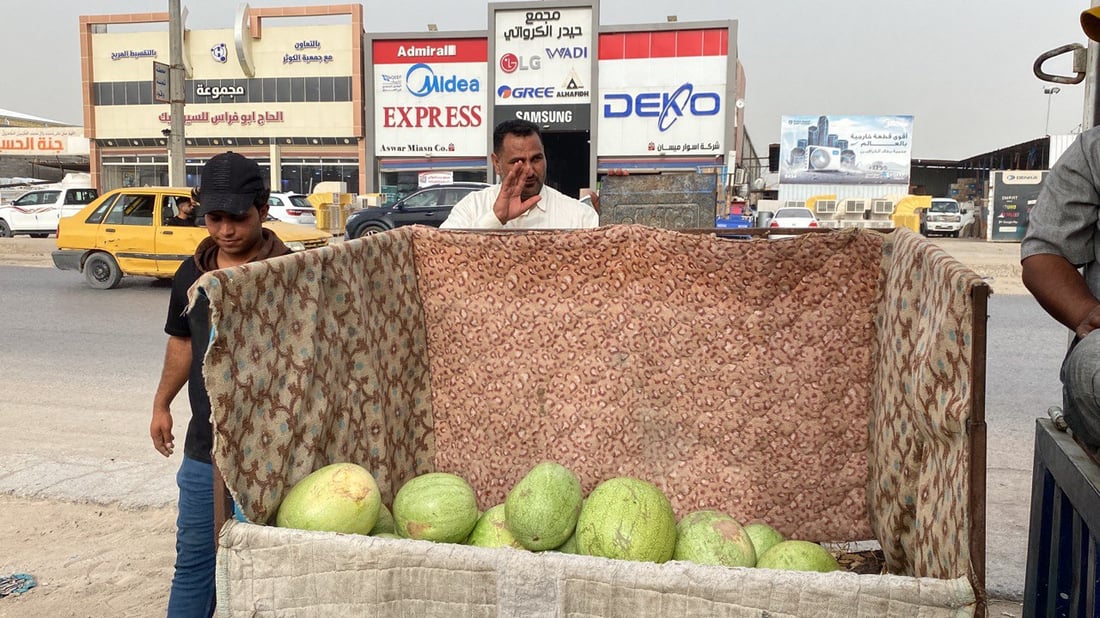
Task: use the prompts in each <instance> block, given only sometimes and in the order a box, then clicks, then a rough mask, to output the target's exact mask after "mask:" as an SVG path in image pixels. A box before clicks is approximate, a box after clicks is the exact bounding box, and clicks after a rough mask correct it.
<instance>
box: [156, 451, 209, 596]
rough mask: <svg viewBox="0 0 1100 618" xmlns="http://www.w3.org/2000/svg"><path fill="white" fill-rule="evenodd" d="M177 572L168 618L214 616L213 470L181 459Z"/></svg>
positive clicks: (202, 464) (195, 462)
mask: <svg viewBox="0 0 1100 618" xmlns="http://www.w3.org/2000/svg"><path fill="white" fill-rule="evenodd" d="M176 484H177V485H179V488H180V497H179V516H178V517H177V518H176V573H175V575H174V576H173V577H172V592H171V594H170V595H169V597H168V616H169V618H174V617H177V616H178V617H180V618H192V617H209V616H213V615H214V602H215V596H214V566H215V564H216V562H217V540H216V539H215V538H214V467H213V466H212V465H210V464H208V463H203V462H201V461H198V460H196V459H191V458H189V457H187V456H184V458H183V463H181V464H180V469H179V472H177V473H176Z"/></svg>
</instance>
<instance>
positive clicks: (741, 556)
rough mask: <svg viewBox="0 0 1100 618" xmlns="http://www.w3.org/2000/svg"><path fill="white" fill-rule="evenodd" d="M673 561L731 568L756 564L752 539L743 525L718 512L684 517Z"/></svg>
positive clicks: (678, 525) (699, 513) (678, 527)
mask: <svg viewBox="0 0 1100 618" xmlns="http://www.w3.org/2000/svg"><path fill="white" fill-rule="evenodd" d="M672 557H673V558H674V559H675V560H687V561H689V562H695V563H697V564H720V565H722V566H729V567H751V566H753V565H755V564H756V550H755V549H754V548H753V544H752V539H751V538H749V535H748V534H746V533H745V530H744V528H742V527H741V523H740V522H738V521H737V520H736V519H734V518H733V517H730V516H729V515H726V514H725V513H719V512H718V511H695V512H693V513H688V514H687V515H686V516H684V518H683V519H681V520H680V523H678V524H676V549H675V551H674V552H673V553H672Z"/></svg>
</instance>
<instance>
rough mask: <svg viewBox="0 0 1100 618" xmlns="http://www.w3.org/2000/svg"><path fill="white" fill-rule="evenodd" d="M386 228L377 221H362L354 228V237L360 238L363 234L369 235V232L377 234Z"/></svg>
mask: <svg viewBox="0 0 1100 618" xmlns="http://www.w3.org/2000/svg"><path fill="white" fill-rule="evenodd" d="M385 231H386V228H385V227H383V226H381V225H378V224H377V223H364V224H363V225H360V226H359V227H357V228H356V229H355V238H362V237H364V236H370V235H371V234H377V233H379V232H385Z"/></svg>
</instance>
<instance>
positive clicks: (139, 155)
mask: <svg viewBox="0 0 1100 618" xmlns="http://www.w3.org/2000/svg"><path fill="white" fill-rule="evenodd" d="M281 18H298V19H306V20H308V19H310V18H315V19H318V20H319V21H324V22H325V23H323V24H318V25H311V26H308V27H297V26H295V27H284V26H279V25H277V24H278V22H279V21H280V19H281ZM321 18H323V20H322V19H321ZM334 20H335V21H337V22H343V23H330V22H332V21H334ZM167 23H168V14H167V13H148V14H124V15H97V16H82V17H81V19H80V24H81V30H80V36H81V51H82V53H81V67H82V73H83V83H84V101H85V104H84V129H85V134H86V136H87V137H88V138H89V139H90V140H91V168H92V169H91V171H92V178H93V182H95V183H96V184H97V185H98V186H100V187H101V188H103V189H111V188H115V187H124V186H135V185H138V186H140V185H164V184H167V183H168V154H167V143H168V139H167V135H168V134H167V131H168V130H169V126H170V124H171V113H170V111H169V108H170V105H169V104H168V103H161V102H156V101H154V98H153V92H154V90H153V61H159V62H164V63H167V62H168V49H169V47H168V46H169V40H168V32H167V30H166V29H157V30H155V31H130V30H128V29H124V28H118V29H119V30H125V31H119V32H115V31H113V28H112V27H113V26H122V25H126V26H127V28H130V29H132V28H133V27H134V25H135V24H143V25H149V26H150V27H154V28H155V27H156V26H158V25H166V24H167ZM362 45H363V15H362V5H339V6H318V7H279V8H260V9H250V8H248V5H241V7H240V8H238V10H237V17H236V26H235V27H234V28H233V29H224V30H221V29H219V30H186V31H185V36H184V44H183V55H184V67H185V70H186V80H185V86H184V91H185V100H186V107H185V109H186V112H185V118H184V125H185V151H186V156H187V164H186V171H187V183H188V185H191V186H194V185H197V184H199V178H198V173H199V170H200V169H201V167H202V165H203V163H205V161H206V160H207V159H208V158H209V157H211V156H213V155H214V154H217V153H219V152H224V151H226V150H233V151H235V152H240V153H241V154H244V155H247V156H250V157H254V158H256V159H258V160H259V161H260V162H261V166H262V167H263V168H264V169H265V170H267V171H268V173H269V174H270V180H271V186H272V189H273V190H275V191H280V190H282V191H300V192H305V193H308V192H310V190H311V189H312V187H313V186H315V185H316V184H317V183H319V182H321V181H341V182H344V183H346V185H347V189H348V191H350V192H353V193H357V192H359V191H360V190H361V187H362V186H363V184H364V182H363V173H364V171H363V169H362V167H361V166H360V163H359V162H360V161H362V160H363V159H364V158H365V155H366V151H365V144H364V142H363V139H362V138H363V122H364V115H363V111H362V110H363V102H364V93H363V83H364V80H363V52H362Z"/></svg>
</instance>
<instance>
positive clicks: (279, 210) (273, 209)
mask: <svg viewBox="0 0 1100 618" xmlns="http://www.w3.org/2000/svg"><path fill="white" fill-rule="evenodd" d="M267 205H268V212H267V214H269V215H271V216H272V217H274V218H276V219H278V220H279V221H285V222H286V223H296V224H298V225H316V224H317V211H316V209H314V208H313V204H311V203H310V201H309V198H308V197H307V196H305V195H302V194H300V193H272V194H271V197H269V198H268V200H267Z"/></svg>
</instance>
